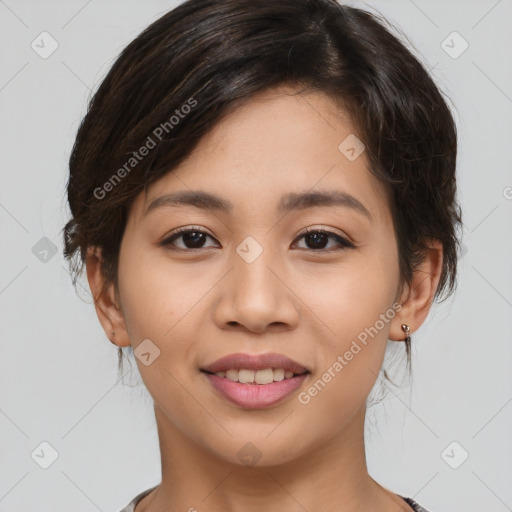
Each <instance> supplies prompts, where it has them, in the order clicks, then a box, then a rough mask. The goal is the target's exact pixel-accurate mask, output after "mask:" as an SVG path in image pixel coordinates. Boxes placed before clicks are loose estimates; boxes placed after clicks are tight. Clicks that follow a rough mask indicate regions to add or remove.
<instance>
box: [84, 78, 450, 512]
mask: <svg viewBox="0 0 512 512" xmlns="http://www.w3.org/2000/svg"><path fill="white" fill-rule="evenodd" d="M290 92H292V90H287V89H285V88H279V89H275V90H268V91H265V92H264V93H260V94H259V95H258V96H256V97H254V98H253V99H251V101H250V102H249V103H247V104H246V105H244V106H242V107H240V108H238V109H237V110H236V111H235V112H234V113H233V114H231V115H230V116H229V117H227V118H225V119H224V120H223V121H221V122H220V123H219V124H218V125H217V126H216V127H215V128H214V129H213V130H212V131H211V132H210V133H209V134H208V135H207V136H206V137H205V138H203V140H202V141H201V142H200V144H199V146H198V147H197V149H196V150H195V151H194V152H193V154H192V155H191V156H190V157H189V158H188V159H187V160H186V161H185V162H183V163H182V164H181V165H180V166H179V167H177V168H176V169H175V170H174V171H173V172H171V173H168V174H167V175H165V176H164V177H163V178H161V179H160V180H159V181H158V182H156V183H154V184H152V186H151V187H149V189H148V193H147V195H146V194H144V193H141V194H140V195H139V196H138V197H137V198H136V200H135V202H134V203H133V205H132V207H131V210H130V212H129V218H128V221H127V225H126V231H125V233H124V237H123V240H122V244H121V248H120V256H119V273H118V277H119V290H116V289H115V287H114V286H113V285H112V284H111V283H104V282H103V277H102V274H101V271H100V266H101V250H100V249H99V248H90V251H89V255H88V258H87V262H86V268H87V276H88V280H89V284H90V287H91V290H92V292H93V295H94V297H95V298H96V300H95V304H96V311H97V313H98V317H99V320H100V322H101V324H102V326H103V328H104V330H105V332H106V334H107V336H108V337H109V338H110V339H111V341H112V343H114V344H116V345H118V346H121V347H126V346H129V345H132V347H133V349H134V350H136V347H137V346H138V344H139V343H140V342H141V341H142V340H144V339H148V338H149V339H150V340H151V341H152V342H153V343H154V344H155V345H156V346H157V347H158V348H159V349H160V356H159V357H157V358H156V359H155V360H154V361H153V362H152V363H151V364H150V365H148V366H145V365H144V364H142V363H141V362H140V361H139V360H138V359H136V361H137V364H138V367H139V370H140V373H141V376H142V379H143V381H144V383H145V385H146V387H147V389H148V391H149V392H150V394H151V395H152V397H153V399H154V404H155V417H156V421H157V427H158V433H159V441H160V452H161V462H162V483H161V484H160V485H159V487H158V488H157V489H156V490H154V491H153V492H151V493H150V494H149V495H148V496H147V497H145V498H144V499H143V500H142V501H141V502H140V503H139V504H138V506H137V507H136V512H163V511H166V512H169V511H178V510H183V511H186V510H191V511H192V510H202V511H209V512H220V511H223V512H226V511H240V510H244V511H245V512H253V511H254V512H255V511H261V510H266V511H268V512H271V511H277V510H287V511H290V512H295V511H297V512H299V511H301V512H303V511H304V510H307V511H316V510H322V511H325V512H330V511H332V512H334V511H340V510H343V511H347V512H349V511H358V512H370V511H372V512H374V511H375V510H380V511H384V512H385V511H398V510H404V511H405V510H411V509H410V507H409V506H408V505H407V504H406V503H405V502H404V501H403V500H402V499H401V498H399V497H398V496H397V495H396V494H394V493H392V492H391V491H389V490H388V489H385V488H383V487H382V486H380V485H379V484H378V483H377V482H375V481H374V480H373V479H372V478H371V477H370V475H369V474H368V471H367V467H366V461H365V447H364V437H363V432H364V418H365V406H366V398H367V396H368V395H369V393H370V391H371V389H372V387H373V385H374V383H375V382H376V379H377V375H378V373H379V370H380V368H381V366H382V362H383V358H384V353H385V349H386V343H387V341H388V339H391V340H397V341H399V340H403V339H404V338H405V334H404V332H403V331H402V330H401V328H400V325H401V324H402V323H406V324H408V325H409V326H410V329H411V333H412V332H414V331H415V330H417V329H418V328H419V327H420V325H421V324H422V323H423V321H424V320H425V318H426V316H427V314H428V311H429V309H430V307H431V304H432V300H433V296H434V292H435V290H436V287H437V284H438V282H439V277H440V272H441V262H442V248H441V245H440V244H439V243H438V242H436V241H432V243H431V246H430V247H431V248H430V249H429V250H428V251H427V252H426V253H425V258H424V261H423V263H422V265H421V266H420V267H419V268H418V269H417V271H416V272H415V274H414V277H413V280H412V282H411V283H410V285H407V284H404V283H403V282H402V280H401V278H400V274H399V267H398V252H397V242H396V238H395V232H394V227H393V222H392V217H391V210H390V203H389V198H388V193H387V190H386V189H385V188H384V186H383V185H382V184H381V182H379V181H378V180H377V179H376V178H375V177H374V176H373V175H372V174H371V173H370V172H369V170H368V168H367V166H368V160H367V158H366V155H365V153H364V152H363V154H362V155H361V156H359V157H358V158H357V159H356V160H354V161H349V160H348V159H347V158H346V157H345V155H344V154H342V153H341V152H340V151H339V150H338V146H339V144H340V143H341V141H343V140H344V139H345V138H346V137H347V136H348V135H350V134H353V133H356V130H355V128H354V126H353V125H352V124H351V122H350V119H349V118H348V117H347V116H346V115H345V114H344V113H343V111H341V110H340V109H339V108H337V107H336V106H335V105H334V103H333V102H332V100H331V99H330V98H329V97H328V96H326V95H324V94H323V93H318V92H314V93H313V92H309V93H302V94H295V95H292V94H290ZM334 189H336V190H341V191H344V192H347V193H349V194H351V195H352V196H354V197H355V198H356V199H357V200H358V201H360V202H361V203H362V204H363V205H364V206H365V207H366V209H367V210H368V211H369V213H370V215H371V218H368V217H366V216H365V215H363V214H362V213H360V212H358V211H356V210H354V209H351V208H349V207H346V206H339V205H336V206H315V207H312V208H308V209H304V210H294V211H290V212H288V213H286V214H285V215H282V214H281V215H278V214H277V212H276V205H277V203H278V201H279V199H280V197H281V195H282V194H285V193H288V192H297V193H299V192H307V191H318V190H334ZM181 190H202V191H206V192H209V193H212V194H215V195H218V196H220V197H222V198H224V199H227V200H229V201H231V202H232V203H233V212H232V213H231V214H227V213H223V212H219V211H215V210H213V209H206V210H201V209H199V208H195V207H193V206H188V205H182V206H168V207H162V208H156V209H154V210H152V211H151V212H150V213H149V214H147V215H144V212H145V210H146V208H147V207H148V205H149V204H150V203H151V201H152V200H153V199H155V198H157V197H160V196H162V195H164V194H167V193H170V192H176V191H181ZM187 226H190V227H191V230H192V231H193V229H192V227H194V226H197V227H198V228H200V229H201V230H202V231H203V232H205V233H206V235H209V236H206V235H205V237H204V242H203V245H204V247H203V248H199V249H193V247H201V244H200V243H199V245H196V246H194V245H191V244H190V242H188V245H186V244H187V240H186V238H185V239H184V238H183V237H180V238H178V239H176V240H175V241H174V247H175V250H172V246H167V247H165V246H161V245H159V242H160V241H162V240H164V239H165V238H166V237H168V235H169V234H170V233H171V232H172V231H173V230H175V229H176V228H180V227H187ZM308 227H310V228H317V229H324V230H327V231H330V232H332V233H334V235H339V236H342V237H344V238H346V239H347V240H349V241H350V242H352V243H353V244H354V245H355V247H354V248H344V247H343V246H340V245H339V242H338V240H337V239H336V238H335V237H333V236H331V237H330V238H326V239H324V241H323V242H322V240H320V243H319V242H318V241H317V242H316V243H317V245H315V240H314V239H312V238H311V237H309V238H308V237H303V236H302V237H300V235H301V233H302V232H303V230H304V229H305V228H308ZM247 236H251V237H253V238H254V239H255V240H256V241H257V242H258V243H259V245H260V246H261V247H262V249H263V252H262V253H261V255H260V256H259V257H258V258H257V259H256V260H255V261H253V262H252V263H247V262H246V261H245V260H244V259H242V258H241V257H240V256H239V254H238V253H237V252H236V248H237V247H238V246H239V244H240V243H241V242H242V241H243V240H244V239H245V238H246V237H247ZM322 243H323V244H324V245H321V244H322ZM190 247H192V248H190ZM316 247H319V248H316ZM180 248H181V250H180ZM336 249H338V250H336ZM187 251H188V252H187ZM104 284H106V289H105V290H104V291H103V293H101V291H102V287H103V285H104ZM395 302H398V303H400V304H401V305H402V309H401V310H400V311H399V312H398V313H396V315H395V316H394V318H392V319H391V320H389V321H388V322H386V323H385V326H384V328H382V329H381V330H380V331H379V333H378V335H376V336H374V337H373V338H371V339H370V341H369V342H368V344H367V345H366V346H364V348H363V349H362V350H361V351H360V352H359V353H358V354H357V355H355V356H354V358H353V359H352V360H351V361H350V362H349V363H348V364H347V365H346V366H344V368H343V370H342V371H341V372H338V373H337V374H336V376H335V377H334V378H332V379H331V381H330V382H329V383H328V384H327V385H326V386H325V387H324V388H323V389H322V390H321V391H320V392H319V393H318V394H317V396H314V397H312V398H311V400H310V402H309V403H308V404H301V403H300V402H299V401H298V399H297V396H298V393H299V392H301V391H304V390H307V389H308V388H309V387H310V386H311V385H312V384H313V383H314V382H315V381H317V380H318V379H319V378H321V376H322V374H323V373H324V372H325V371H326V370H327V369H328V368H329V367H332V366H333V363H334V362H335V361H336V359H337V357H338V356H339V355H343V354H344V353H345V352H346V351H347V350H348V349H349V348H350V346H351V344H352V342H353V340H356V339H357V336H358V334H359V333H361V332H362V331H364V329H365V328H368V327H370V326H373V325H375V323H376V321H377V320H378V319H379V315H380V314H384V313H386V312H387V311H390V310H393V309H392V306H393V304H394V303H395ZM113 331H114V332H115V335H113V334H112V332H113ZM233 352H247V353H251V354H259V353H264V352H278V353H281V354H284V355H286V356H288V357H290V358H292V359H294V360H296V361H298V362H299V363H302V364H303V365H305V366H306V367H308V368H310V369H311V371H312V373H311V375H309V376H308V378H307V380H306V382H305V383H304V384H303V386H302V387H301V388H300V389H299V391H297V392H295V393H294V394H293V395H292V396H291V397H289V398H287V399H286V400H284V401H282V402H280V403H279V404H275V405H274V406H271V407H268V408H266V409H259V410H256V409H252V410H248V409H243V408H240V407H238V406H236V405H234V404H232V403H231V402H229V401H227V400H225V399H223V398H222V397H220V396H219V395H218V394H217V393H216V391H215V390H214V388H213V387H212V386H211V385H210V383H209V381H208V380H207V379H206V377H205V375H204V374H203V373H201V372H200V370H199V368H200V367H204V366H206V365H207V364H209V363H211V362H213V361H215V360H216V359H218V358H220V357H222V356H225V355H227V354H231V353H233ZM248 442H250V443H252V444H253V445H255V446H256V447H257V448H258V450H259V451H260V452H261V454H262V455H261V459H260V460H259V461H258V462H257V464H256V465H255V466H247V465H245V464H243V463H242V461H241V460H240V459H239V458H238V456H237V452H238V451H239V450H240V449H241V448H242V447H244V445H246V443H248ZM192 507H194V508H192Z"/></svg>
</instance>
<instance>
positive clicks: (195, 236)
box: [182, 231, 204, 249]
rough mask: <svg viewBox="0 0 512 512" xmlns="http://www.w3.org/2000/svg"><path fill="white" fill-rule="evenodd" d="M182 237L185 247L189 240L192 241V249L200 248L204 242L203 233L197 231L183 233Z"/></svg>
mask: <svg viewBox="0 0 512 512" xmlns="http://www.w3.org/2000/svg"><path fill="white" fill-rule="evenodd" d="M182 237H183V242H184V243H185V245H187V247H188V244H189V243H190V242H191V243H192V247H191V248H192V249H197V248H200V247H202V246H203V244H204V233H201V232H198V231H189V232H188V233H184V234H183V235H182ZM201 237H202V240H201ZM201 242H202V243H201Z"/></svg>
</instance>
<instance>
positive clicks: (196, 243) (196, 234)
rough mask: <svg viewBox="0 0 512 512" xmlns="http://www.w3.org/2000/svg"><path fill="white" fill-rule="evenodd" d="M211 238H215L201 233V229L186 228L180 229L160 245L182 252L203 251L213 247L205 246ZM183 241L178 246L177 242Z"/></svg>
mask: <svg viewBox="0 0 512 512" xmlns="http://www.w3.org/2000/svg"><path fill="white" fill-rule="evenodd" d="M208 238H210V239H212V240H213V237H211V236H210V235H209V234H208V233H205V232H204V231H201V230H200V229H195V228H184V229H180V230H178V231H176V232H174V233H172V234H171V235H170V236H168V237H166V238H165V239H164V240H162V241H161V242H160V245H162V246H165V247H169V246H170V248H176V249H181V250H187V249H203V248H208V247H212V246H205V243H206V241H207V239H208ZM180 239H181V243H180V244H178V245H177V244H176V241H178V240H180Z"/></svg>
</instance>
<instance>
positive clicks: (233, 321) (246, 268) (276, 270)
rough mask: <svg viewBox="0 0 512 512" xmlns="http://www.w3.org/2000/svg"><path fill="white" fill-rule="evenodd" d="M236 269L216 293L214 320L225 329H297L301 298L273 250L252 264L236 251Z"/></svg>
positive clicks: (266, 252)
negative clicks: (296, 293) (272, 252)
mask: <svg viewBox="0 0 512 512" xmlns="http://www.w3.org/2000/svg"><path fill="white" fill-rule="evenodd" d="M230 263H232V270H231V271H230V272H229V275H228V276H227V279H225V280H223V281H224V282H223V284H221V285H220V286H219V287H218V288H217V290H216V293H217V294H218V296H217V298H216V299H217V300H216V301H215V311H214V320H215V323H216V324H217V326H218V327H219V328H221V329H224V330H230V329H240V328H243V329H246V330H247V331H250V332H253V333H262V332H264V331H266V330H269V329H270V330H274V331H286V330H292V329H294V328H296V327H297V325H298V321H299V316H300V308H299V299H298V298H297V296H296V295H295V294H294V292H293V286H290V283H289V279H287V276H286V273H285V271H284V270H283V269H284V265H283V264H279V262H277V261H276V258H275V257H273V255H272V254H271V251H266V250H264V251H263V253H262V254H261V255H260V256H259V257H258V258H257V259H256V260H255V261H253V262H251V263H248V262H247V261H245V260H244V259H243V258H241V257H240V256H239V255H238V254H237V253H236V252H234V254H233V257H232V258H231V261H230Z"/></svg>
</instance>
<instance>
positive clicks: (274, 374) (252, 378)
mask: <svg viewBox="0 0 512 512" xmlns="http://www.w3.org/2000/svg"><path fill="white" fill-rule="evenodd" d="M215 375H217V376H219V377H225V378H226V379H229V380H231V381H233V382H241V383H244V384H251V383H253V384H254V383H256V384H270V383H271V382H279V381H281V380H283V379H290V378H292V377H293V376H294V373H293V372H291V371H289V370H286V371H285V370H284V369H283V368H276V369H272V368H267V369H265V370H246V369H244V368H241V369H240V370H237V369H236V368H231V369H229V370H226V371H224V372H217V373H216V374H215Z"/></svg>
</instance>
